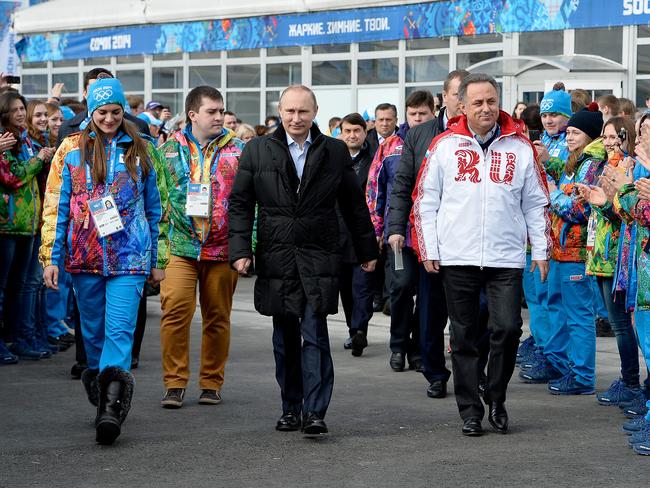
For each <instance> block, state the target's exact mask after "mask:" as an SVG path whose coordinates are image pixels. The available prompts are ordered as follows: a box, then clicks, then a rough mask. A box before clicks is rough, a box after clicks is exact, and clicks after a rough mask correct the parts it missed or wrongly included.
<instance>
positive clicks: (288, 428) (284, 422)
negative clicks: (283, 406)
mask: <svg viewBox="0 0 650 488" xmlns="http://www.w3.org/2000/svg"><path fill="white" fill-rule="evenodd" d="M299 429H300V416H298V415H296V414H295V413H293V412H286V413H283V414H282V417H280V420H278V423H277V424H275V430H279V431H280V432H294V431H296V430H299Z"/></svg>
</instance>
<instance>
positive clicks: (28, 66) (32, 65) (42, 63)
mask: <svg viewBox="0 0 650 488" xmlns="http://www.w3.org/2000/svg"><path fill="white" fill-rule="evenodd" d="M22 67H23V69H34V68H47V62H45V61H36V62H34V63H23V64H22Z"/></svg>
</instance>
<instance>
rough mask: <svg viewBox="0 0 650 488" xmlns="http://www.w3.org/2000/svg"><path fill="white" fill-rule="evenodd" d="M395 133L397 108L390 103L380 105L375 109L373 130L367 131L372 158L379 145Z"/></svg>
mask: <svg viewBox="0 0 650 488" xmlns="http://www.w3.org/2000/svg"><path fill="white" fill-rule="evenodd" d="M395 132H397V107H396V106H395V105H393V104H392V103H380V104H379V105H377V108H375V128H374V129H372V130H369V131H368V138H367V140H368V144H369V145H370V152H371V153H372V155H373V156H374V155H375V153H376V152H377V148H378V147H379V145H380V144H381V143H382V142H384V140H385V139H387V138H388V137H390V136H392V135H393V134H395Z"/></svg>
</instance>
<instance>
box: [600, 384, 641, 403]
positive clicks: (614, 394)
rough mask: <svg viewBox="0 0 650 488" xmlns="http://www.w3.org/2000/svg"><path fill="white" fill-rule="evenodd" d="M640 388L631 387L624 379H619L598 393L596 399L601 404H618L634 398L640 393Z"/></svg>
mask: <svg viewBox="0 0 650 488" xmlns="http://www.w3.org/2000/svg"><path fill="white" fill-rule="evenodd" d="M640 392H641V389H640V388H630V387H629V386H627V385H626V384H625V383H623V380H622V379H620V378H619V379H617V380H614V381H613V382H612V384H611V385H609V388H608V389H607V391H604V392H601V393H598V394H597V395H596V400H597V401H598V403H600V404H601V405H618V404H619V403H620V402H629V401H632V400H634V399H635V398H636V397H637V396H639V393H640Z"/></svg>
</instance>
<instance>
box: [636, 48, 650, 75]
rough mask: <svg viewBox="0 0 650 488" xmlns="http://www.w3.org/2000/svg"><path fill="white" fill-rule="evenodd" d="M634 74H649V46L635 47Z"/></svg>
mask: <svg viewBox="0 0 650 488" xmlns="http://www.w3.org/2000/svg"><path fill="white" fill-rule="evenodd" d="M636 72H637V73H638V74H640V75H647V74H650V45H648V46H644V45H642V44H639V45H637V47H636Z"/></svg>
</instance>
